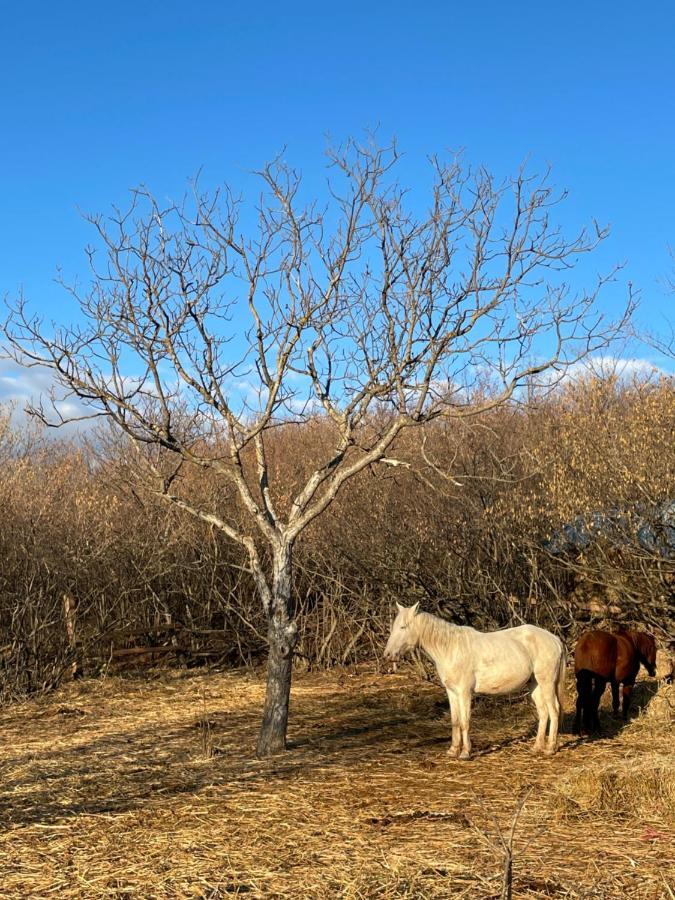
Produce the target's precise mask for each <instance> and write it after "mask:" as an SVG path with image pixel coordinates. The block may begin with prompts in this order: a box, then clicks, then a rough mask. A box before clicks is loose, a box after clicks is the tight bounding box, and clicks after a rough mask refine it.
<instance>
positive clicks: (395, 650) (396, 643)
mask: <svg viewBox="0 0 675 900" xmlns="http://www.w3.org/2000/svg"><path fill="white" fill-rule="evenodd" d="M418 607H419V603H416V604H415V605H414V606H409V607H408V606H401V604H400V603H397V604H396V608H397V609H398V613H397V615H396V618H395V619H394V624H393V625H392V626H391V633H390V635H389V640H388V641H387V646H386V647H385V648H384V658H385V659H396V658H397V657H399V656H401V655H402V654H403V653H405V652H406V651H408V650H412V649H413V647H415V645H416V644H417V637H416V636H414V637H413V635H414V634H415V629H414V628H411V625H412V624H413V620H414V618H415V616H416V615H417V608H418Z"/></svg>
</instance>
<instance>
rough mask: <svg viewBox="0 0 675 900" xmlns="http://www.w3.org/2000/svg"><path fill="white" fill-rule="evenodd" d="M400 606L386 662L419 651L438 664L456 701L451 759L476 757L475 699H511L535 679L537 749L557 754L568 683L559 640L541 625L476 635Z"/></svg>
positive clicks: (452, 708)
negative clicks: (471, 726)
mask: <svg viewBox="0 0 675 900" xmlns="http://www.w3.org/2000/svg"><path fill="white" fill-rule="evenodd" d="M396 606H397V607H398V615H397V616H396V618H395V620H394V624H393V625H392V627H391V634H390V635H389V640H388V641H387V646H386V648H385V651H384V655H385V658H387V659H396V658H397V657H398V656H400V655H401V654H402V653H405V652H406V651H407V650H413V649H414V648H415V647H418V646H419V647H421V648H422V649H423V650H424V651H425V652H426V653H427V654H428V655H429V656H430V657H431V659H432V660H433V661H434V663H435V664H436V671H437V672H438V677H439V678H440V679H441V682H442V684H443V686H444V687H445V689H446V691H447V692H448V700H449V701H450V714H451V717H452V746H451V747H450V750H449V751H448V752H449V753H450V755H451V756H454V757H457V756H458V757H459V758H460V759H468V758H469V756H470V755H471V740H470V738H469V721H470V719H471V697H472V695H473V694H508V693H511V692H512V691H517V690H519V689H520V688H522V687H524V686H525V685H526V684H528V683H529V682H531V681H532V680H534V681H536V686H535V688H534V690H533V691H532V699H533V700H534V703H535V706H536V707H537V713H538V715H539V727H538V729H537V738H536V740H535V742H534V750H535V752H540V751H543V752H544V753H545V754H546V755H547V756H550V755H552V754H553V753H555V751H556V745H557V740H558V723H559V721H560V715H561V712H562V698H563V685H564V680H565V652H564V648H563V645H562V641H560V639H559V638H557V637H556V636H555V635H554V634H551V632H550V631H545V630H544V629H543V628H538V627H537V626H536V625H519V626H518V627H517V628H506V629H504V631H491V632H482V631H476V630H475V628H468V627H465V626H462V625H452V624H450V622H446V621H444V620H443V619H439V618H438V617H437V616H432V615H430V614H429V613H424V612H418V611H417V608H418V606H419V604H418V603H416V604H415V605H414V606H412V607H410V608H407V607H405V606H401V604H400V603H397V604H396ZM547 723H548V725H549V729H548V742H546V741H545V739H546V726H547ZM460 734H461V738H460Z"/></svg>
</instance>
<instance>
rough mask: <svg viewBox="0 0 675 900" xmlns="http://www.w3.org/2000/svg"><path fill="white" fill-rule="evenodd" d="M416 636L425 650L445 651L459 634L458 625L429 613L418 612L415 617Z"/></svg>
mask: <svg viewBox="0 0 675 900" xmlns="http://www.w3.org/2000/svg"><path fill="white" fill-rule="evenodd" d="M415 624H416V627H417V636H418V640H419V642H420V643H423V644H424V645H425V647H426V648H427V649H433V648H437V649H439V650H446V649H448V648H449V646H450V645H451V644H452V643H454V642H455V641H456V640H457V638H458V637H459V635H460V634H461V628H460V626H459V625H453V624H452V623H451V622H446V621H445V619H439V617H438V616H434V615H432V614H431V613H425V612H420V613H417V615H416V616H415Z"/></svg>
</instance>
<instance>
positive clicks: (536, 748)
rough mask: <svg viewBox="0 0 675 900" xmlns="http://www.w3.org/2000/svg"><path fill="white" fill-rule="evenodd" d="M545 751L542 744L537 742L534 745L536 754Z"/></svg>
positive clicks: (533, 750)
mask: <svg viewBox="0 0 675 900" xmlns="http://www.w3.org/2000/svg"><path fill="white" fill-rule="evenodd" d="M543 751H544V748H543V746H542V745H541V744H535V745H534V747H533V748H532V752H533V753H534V754H537V753H543Z"/></svg>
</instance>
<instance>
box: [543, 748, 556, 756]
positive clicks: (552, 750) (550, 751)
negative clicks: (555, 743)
mask: <svg viewBox="0 0 675 900" xmlns="http://www.w3.org/2000/svg"><path fill="white" fill-rule="evenodd" d="M555 751H556V748H555V747H547V748H546V749H545V750H544V756H555Z"/></svg>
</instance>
